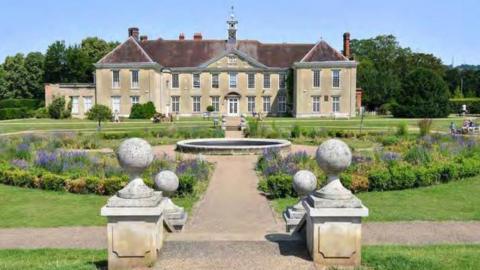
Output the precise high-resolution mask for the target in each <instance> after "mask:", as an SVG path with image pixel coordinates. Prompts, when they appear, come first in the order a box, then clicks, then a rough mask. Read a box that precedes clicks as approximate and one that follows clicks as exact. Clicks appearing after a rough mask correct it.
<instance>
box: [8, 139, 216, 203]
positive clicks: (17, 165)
mask: <svg viewBox="0 0 480 270" xmlns="http://www.w3.org/2000/svg"><path fill="white" fill-rule="evenodd" d="M57 146H58V145H55V141H46V140H43V138H42V137H39V136H25V137H21V138H9V139H2V142H1V144H0V183H2V184H6V185H14V186H20V187H28V188H40V189H46V190H56V191H68V192H72V193H95V194H100V195H110V194H114V193H115V192H116V191H118V190H119V189H121V188H122V187H124V186H125V185H126V184H127V183H128V176H127V175H126V174H125V173H124V172H123V170H122V169H121V167H120V166H119V165H118V162H117V160H116V157H115V155H114V154H111V153H110V154H102V153H91V152H86V151H79V150H73V151H72V150H65V149H61V148H59V147H57ZM165 169H169V170H173V171H175V172H176V173H177V175H178V177H179V181H180V186H179V189H178V192H177V196H192V195H193V196H195V195H196V190H197V189H198V186H199V185H201V184H202V183H206V182H207V181H208V179H209V176H210V172H211V170H212V165H211V164H209V163H208V162H206V161H204V160H202V159H182V158H180V157H177V158H176V159H171V158H169V157H168V156H164V157H162V158H160V159H155V160H154V162H153V163H152V165H151V166H150V167H149V168H148V169H147V170H146V171H145V172H144V173H143V178H144V180H145V182H146V183H147V185H150V186H152V185H153V180H152V179H153V176H154V175H155V174H156V173H157V172H159V171H161V170H165Z"/></svg>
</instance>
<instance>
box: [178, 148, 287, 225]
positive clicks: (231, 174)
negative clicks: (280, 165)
mask: <svg viewBox="0 0 480 270" xmlns="http://www.w3.org/2000/svg"><path fill="white" fill-rule="evenodd" d="M206 158H207V160H209V161H211V162H215V163H216V166H215V171H214V173H213V175H212V179H211V180H210V183H209V185H208V189H207V191H206V193H205V196H204V199H203V200H202V201H200V203H199V204H198V207H197V208H196V209H195V210H194V211H193V214H192V217H191V219H190V220H189V222H188V223H187V226H186V227H185V232H184V233H190V232H192V233H266V232H270V231H277V230H279V229H280V228H281V227H282V225H283V224H278V223H277V222H276V220H275V214H274V213H273V211H272V209H271V208H270V206H269V204H268V201H267V199H266V198H265V197H264V196H262V195H260V193H259V192H258V191H257V182H258V177H257V175H256V173H255V170H254V167H255V162H256V160H257V157H256V156H253V155H242V156H207V157H206Z"/></svg>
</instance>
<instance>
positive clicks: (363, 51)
mask: <svg viewBox="0 0 480 270" xmlns="http://www.w3.org/2000/svg"><path fill="white" fill-rule="evenodd" d="M351 49H352V53H353V55H354V56H355V58H356V60H357V61H359V62H360V64H359V66H358V71H357V72H358V79H357V81H358V85H359V86H360V87H361V88H363V90H364V95H363V98H364V103H365V104H366V106H367V107H368V108H369V109H377V108H378V107H380V106H381V105H383V104H385V103H389V102H392V101H393V100H392V99H393V98H394V97H395V96H396V95H397V93H398V92H399V91H400V88H401V82H402V78H401V76H400V74H401V72H400V68H399V66H398V64H397V63H398V61H399V59H400V58H403V57H405V55H406V54H408V53H409V52H410V50H409V49H404V48H402V47H400V45H399V43H398V41H397V39H396V38H395V37H394V36H392V35H383V36H377V37H375V38H371V39H363V40H357V39H354V40H352V41H351Z"/></svg>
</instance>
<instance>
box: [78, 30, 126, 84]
mask: <svg viewBox="0 0 480 270" xmlns="http://www.w3.org/2000/svg"><path fill="white" fill-rule="evenodd" d="M118 44H119V43H118V42H107V41H105V40H103V39H101V38H98V37H87V38H85V39H83V40H82V43H81V50H82V51H83V52H84V53H85V54H86V57H87V58H88V62H89V65H88V67H87V69H86V70H85V72H86V78H87V79H88V81H93V72H95V66H94V64H95V63H96V62H98V61H99V60H100V59H102V57H104V56H105V55H107V54H108V53H109V52H111V51H112V50H113V49H114V48H115V47H117V46H118Z"/></svg>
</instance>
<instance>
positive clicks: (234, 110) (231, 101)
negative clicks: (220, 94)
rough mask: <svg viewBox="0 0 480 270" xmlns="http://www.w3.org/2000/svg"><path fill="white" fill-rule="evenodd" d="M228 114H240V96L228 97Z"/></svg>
mask: <svg viewBox="0 0 480 270" xmlns="http://www.w3.org/2000/svg"><path fill="white" fill-rule="evenodd" d="M228 116H238V98H237V97H229V98H228Z"/></svg>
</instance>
